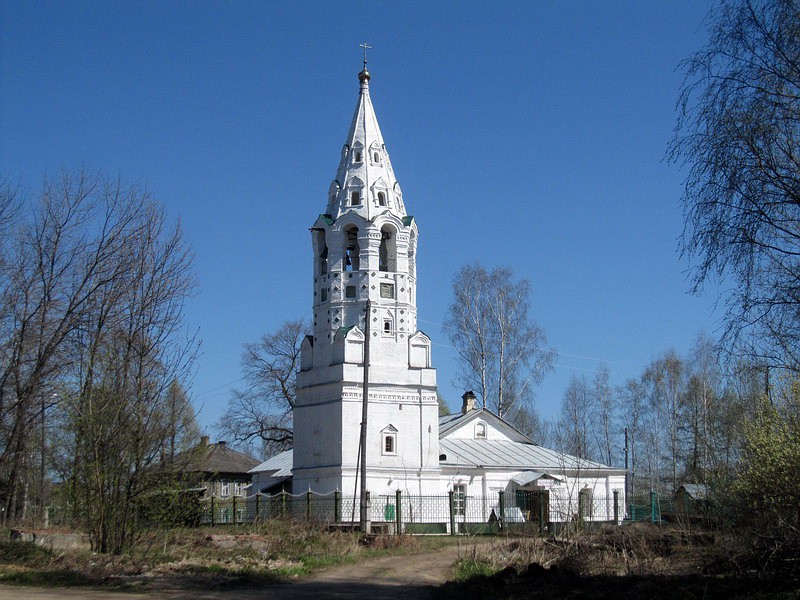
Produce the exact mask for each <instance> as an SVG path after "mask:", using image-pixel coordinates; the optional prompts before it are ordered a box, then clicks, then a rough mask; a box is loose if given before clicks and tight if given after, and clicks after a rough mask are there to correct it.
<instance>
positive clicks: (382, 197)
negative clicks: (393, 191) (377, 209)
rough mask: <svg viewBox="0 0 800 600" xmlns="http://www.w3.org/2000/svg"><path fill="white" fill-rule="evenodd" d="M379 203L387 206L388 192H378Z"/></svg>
mask: <svg viewBox="0 0 800 600" xmlns="http://www.w3.org/2000/svg"><path fill="white" fill-rule="evenodd" d="M378 205H379V206H386V194H384V193H383V192H378Z"/></svg>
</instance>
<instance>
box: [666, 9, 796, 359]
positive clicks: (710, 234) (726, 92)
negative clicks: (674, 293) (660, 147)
mask: <svg viewBox="0 0 800 600" xmlns="http://www.w3.org/2000/svg"><path fill="white" fill-rule="evenodd" d="M709 33H710V37H709V41H708V42H707V44H706V45H705V47H704V48H702V49H701V50H700V51H699V52H697V53H695V54H694V55H692V56H691V57H690V58H689V59H688V60H686V61H685V63H684V66H685V69H686V79H685V82H684V85H683V89H682V93H681V96H680V101H679V108H680V110H681V116H680V119H679V121H678V125H677V128H676V135H675V138H674V140H673V142H672V146H671V156H672V158H673V159H674V160H678V161H682V162H683V163H684V164H686V165H687V166H688V168H689V175H688V178H687V181H686V186H685V190H684V194H683V202H684V215H685V217H684V218H685V228H684V232H683V241H682V248H683V252H684V253H685V254H686V255H688V256H690V257H692V258H693V259H696V263H695V264H694V265H693V276H694V287H695V290H699V289H700V288H701V287H702V285H703V284H704V283H705V282H706V281H707V280H708V279H709V278H711V277H712V276H719V277H721V278H730V279H731V280H732V285H728V286H726V288H727V292H726V295H727V296H726V301H727V331H726V334H725V336H724V338H723V341H724V342H725V343H726V345H727V346H728V347H729V348H732V349H734V350H739V351H744V352H745V353H746V354H747V355H750V356H755V357H758V358H759V359H760V360H761V361H762V362H765V363H767V364H771V365H778V366H782V367H788V368H791V369H794V370H796V369H798V368H800V367H798V365H800V355H798V352H800V168H798V167H800V158H798V148H799V147H800V6H798V4H797V3H796V2H793V1H789V0H759V1H749V0H743V1H736V2H726V3H722V4H721V6H720V7H719V10H718V11H716V12H715V13H712V16H711V19H710V32H709Z"/></svg>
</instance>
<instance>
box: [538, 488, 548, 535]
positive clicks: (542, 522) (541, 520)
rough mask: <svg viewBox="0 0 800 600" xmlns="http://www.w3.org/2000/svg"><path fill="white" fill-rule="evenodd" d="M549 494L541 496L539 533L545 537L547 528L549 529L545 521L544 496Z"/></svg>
mask: <svg viewBox="0 0 800 600" xmlns="http://www.w3.org/2000/svg"><path fill="white" fill-rule="evenodd" d="M546 493H547V492H541V493H540V494H539V533H541V534H542V535H544V531H545V528H546V527H547V523H545V520H544V495H545V494H546Z"/></svg>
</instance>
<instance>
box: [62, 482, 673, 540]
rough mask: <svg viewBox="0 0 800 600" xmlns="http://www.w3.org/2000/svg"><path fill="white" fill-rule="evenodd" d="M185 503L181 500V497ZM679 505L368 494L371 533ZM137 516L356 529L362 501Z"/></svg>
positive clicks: (517, 523) (663, 511) (184, 509)
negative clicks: (286, 521) (288, 521)
mask: <svg viewBox="0 0 800 600" xmlns="http://www.w3.org/2000/svg"><path fill="white" fill-rule="evenodd" d="M176 497H177V498H180V501H178V502H176V501H175V498H176ZM673 508H674V506H673V503H672V499H671V498H665V497H659V496H656V495H655V493H653V494H650V495H649V496H634V497H631V498H628V502H627V506H623V505H622V502H621V499H620V498H619V497H618V494H617V493H614V494H613V495H608V496H604V495H599V494H597V495H595V494H594V493H591V492H589V491H588V490H580V491H575V493H569V491H568V490H562V491H559V490H556V489H550V490H548V491H544V492H543V491H538V492H530V491H518V492H516V493H504V492H498V493H494V494H488V495H486V496H467V495H464V494H459V493H457V492H449V493H447V494H442V495H435V496H415V495H407V494H403V493H401V492H396V493H394V494H389V495H380V496H371V497H368V509H369V513H368V514H369V521H370V522H371V524H372V527H373V530H378V531H386V532H393V533H396V532H399V533H439V534H456V533H493V532H498V531H501V530H503V529H508V530H524V531H540V532H545V531H555V530H557V529H558V528H560V527H563V526H565V525H567V526H570V527H571V526H573V525H583V524H586V525H591V524H599V523H620V522H622V521H623V519H630V520H633V521H652V522H654V523H658V522H661V520H662V517H663V516H664V515H667V514H668V513H669V511H670V510H672V509H673ZM48 515H49V522H50V525H52V526H59V525H68V523H67V522H66V521H67V520H68V519H69V511H65V510H61V509H59V508H58V507H50V508H49V510H48ZM137 518H138V519H140V520H141V521H144V522H145V523H148V524H152V525H167V526H174V525H182V526H198V525H204V526H207V525H211V526H216V525H243V524H252V523H260V522H265V521H269V520H272V519H291V520H294V521H301V522H314V523H318V524H321V525H323V526H337V527H356V526H358V525H359V524H360V520H361V511H360V502H359V499H358V498H357V497H356V498H354V497H352V496H344V495H343V494H342V493H341V492H334V493H330V494H317V493H314V492H306V493H303V494H297V495H292V494H288V493H279V494H274V495H268V494H261V493H259V494H255V495H253V496H231V497H227V498H219V497H210V498H201V497H200V496H197V495H194V494H178V495H177V496H176V495H175V494H164V495H162V496H159V495H154V496H152V497H150V498H149V500H148V502H147V504H146V506H145V507H144V509H143V510H139V511H137Z"/></svg>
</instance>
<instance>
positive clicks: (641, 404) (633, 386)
mask: <svg viewBox="0 0 800 600" xmlns="http://www.w3.org/2000/svg"><path fill="white" fill-rule="evenodd" d="M617 403H618V407H619V412H620V414H621V415H622V420H623V422H624V423H625V428H626V429H627V433H628V465H627V467H628V492H629V493H631V494H637V493H641V492H644V491H649V490H642V489H639V478H638V476H637V473H638V457H639V454H640V452H641V448H642V446H643V443H642V440H643V439H644V436H645V417H646V412H647V405H646V391H645V385H644V384H643V383H642V381H641V379H638V378H636V379H628V381H626V382H625V385H623V386H622V387H621V388H619V389H618V390H617Z"/></svg>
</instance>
